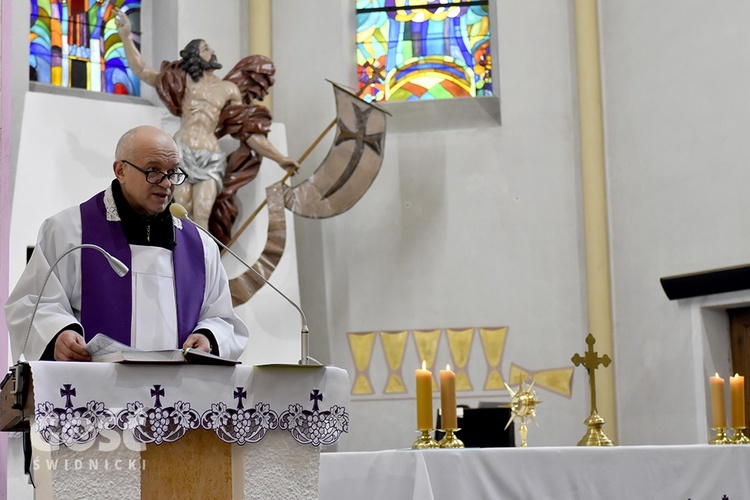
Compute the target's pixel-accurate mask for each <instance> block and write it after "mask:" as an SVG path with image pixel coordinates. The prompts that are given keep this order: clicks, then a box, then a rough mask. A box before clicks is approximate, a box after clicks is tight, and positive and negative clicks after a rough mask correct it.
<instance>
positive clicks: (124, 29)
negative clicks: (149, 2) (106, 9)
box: [114, 7, 131, 38]
mask: <svg viewBox="0 0 750 500" xmlns="http://www.w3.org/2000/svg"><path fill="white" fill-rule="evenodd" d="M114 11H115V26H117V32H118V33H119V34H120V38H127V37H129V36H130V30H131V28H130V19H128V16H127V14H125V13H124V12H123V11H121V10H120V9H118V8H117V7H115V8H114Z"/></svg>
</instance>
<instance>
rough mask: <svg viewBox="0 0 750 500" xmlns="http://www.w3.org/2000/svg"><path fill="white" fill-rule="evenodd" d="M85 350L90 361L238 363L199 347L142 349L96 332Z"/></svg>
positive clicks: (197, 363) (198, 363) (196, 363)
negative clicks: (89, 356)
mask: <svg viewBox="0 0 750 500" xmlns="http://www.w3.org/2000/svg"><path fill="white" fill-rule="evenodd" d="M86 350H87V351H88V352H89V354H90V355H91V361H95V362H101V363H188V364H195V365H238V364H240V361H238V360H236V359H227V358H222V357H221V356H216V355H215V354H211V353H208V352H205V351H201V350H199V349H191V348H187V349H163V350H158V351H143V350H139V349H135V348H133V347H130V346H127V345H125V344H122V343H120V342H118V341H116V340H115V339H113V338H111V337H108V336H106V335H104V334H103V333H97V334H96V335H94V338H92V339H91V340H90V341H89V342H88V344H86Z"/></svg>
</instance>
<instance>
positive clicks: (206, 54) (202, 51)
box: [198, 40, 216, 62]
mask: <svg viewBox="0 0 750 500" xmlns="http://www.w3.org/2000/svg"><path fill="white" fill-rule="evenodd" d="M198 54H199V55H200V56H201V59H203V60H204V61H207V62H208V61H210V60H211V59H212V58H213V59H214V60H215V58H216V53H215V52H214V50H213V49H212V48H211V47H209V46H208V44H207V43H206V42H205V40H201V42H200V44H199V45H198Z"/></svg>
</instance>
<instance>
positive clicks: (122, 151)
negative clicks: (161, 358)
mask: <svg viewBox="0 0 750 500" xmlns="http://www.w3.org/2000/svg"><path fill="white" fill-rule="evenodd" d="M179 164H180V152H179V149H178V147H177V145H176V144H175V142H174V140H173V139H172V138H171V137H170V136H169V135H168V134H166V133H165V132H163V131H161V130H159V129H157V128H154V127H150V126H140V127H136V128H134V129H132V130H129V131H128V132H126V133H125V134H124V135H123V136H122V137H121V138H120V140H119V142H118V143H117V148H116V150H115V160H114V163H113V170H114V174H115V179H114V180H113V181H112V183H111V185H110V186H109V187H107V189H106V190H104V191H102V192H101V193H99V194H97V195H96V196H94V197H93V198H91V199H90V200H88V201H86V202H84V203H82V204H81V205H80V206H76V207H71V208H69V209H67V210H64V211H63V212H60V213H59V214H57V215H54V216H53V217H51V218H49V219H47V220H46V221H44V223H43V224H42V227H41V229H40V231H39V237H38V241H37V245H36V247H35V249H34V252H33V253H32V256H31V259H30V261H29V263H28V265H27V266H26V269H25V270H24V272H23V274H22V276H21V278H20V280H19V282H18V284H17V285H16V287H15V289H14V290H13V292H12V293H11V294H10V297H9V298H8V302H7V304H6V310H5V312H6V321H7V325H8V330H9V332H10V337H11V351H12V355H13V357H14V359H19V357H20V355H21V354H22V353H21V350H23V355H24V357H25V358H26V359H43V360H53V359H54V360H60V361H66V360H70V361H87V360H90V359H91V358H90V356H89V353H88V352H87V351H86V348H85V345H86V342H87V341H88V340H90V339H91V338H92V337H93V336H94V335H96V334H97V333H104V334H106V335H108V336H110V337H112V338H114V339H115V340H117V341H119V342H122V343H124V344H127V345H130V346H132V347H135V348H137V349H146V350H152V349H175V348H186V347H190V348H194V349H200V350H203V351H206V352H211V353H213V354H217V355H220V356H223V357H229V358H234V359H236V358H238V357H239V356H240V354H242V352H243V350H244V348H245V345H246V343H247V337H248V331H247V328H246V327H245V325H244V324H243V323H242V321H241V320H240V319H239V318H238V317H237V316H236V315H235V314H234V310H233V308H232V299H231V295H230V292H229V283H228V280H227V276H226V272H225V271H224V268H223V266H222V263H221V261H220V259H219V252H218V249H217V247H216V244H215V243H214V242H213V241H212V240H211V239H209V238H208V237H207V236H206V235H204V234H203V233H202V232H201V231H198V230H197V229H196V228H195V227H194V226H193V225H192V223H191V222H189V221H184V222H183V221H180V220H178V219H176V218H174V217H173V216H172V215H171V214H170V212H169V205H170V204H171V203H172V197H173V195H174V190H175V187H176V186H178V185H180V184H181V183H183V182H184V181H185V179H186V174H185V173H184V172H182V171H181V170H180V169H179ZM81 244H94V245H97V246H99V247H101V248H103V249H104V250H106V251H107V252H109V253H110V254H111V255H113V256H114V257H116V258H118V259H119V260H121V261H122V262H123V263H124V264H125V265H126V266H127V267H128V268H129V272H128V273H127V274H126V275H125V276H124V277H119V276H118V275H117V274H116V273H115V272H114V271H112V269H110V267H109V264H108V262H107V260H106V259H105V258H104V257H103V256H102V255H100V254H99V252H98V251H96V250H95V249H90V248H84V249H81V250H76V251H73V252H71V253H69V254H68V255H67V256H65V257H63V258H62V259H61V260H60V262H59V263H58V265H57V266H56V268H55V269H54V271H53V272H52V274H51V275H50V278H49V281H48V282H47V284H46V286H45V288H44V292H43V294H42V298H41V301H40V304H39V307H38V310H37V312H36V316H35V318H34V321H33V324H32V325H31V330H30V332H29V334H28V338H27V331H28V328H29V319H30V317H31V314H32V311H33V309H34V304H35V302H36V300H37V296H38V294H39V292H40V289H41V287H42V282H43V281H44V278H45V276H46V275H47V273H48V271H49V269H50V266H51V265H52V264H53V263H54V262H55V261H56V260H57V259H58V257H59V256H61V255H62V254H63V253H64V252H66V251H67V250H69V249H71V248H73V247H75V246H77V245H81ZM24 346H25V347H24Z"/></svg>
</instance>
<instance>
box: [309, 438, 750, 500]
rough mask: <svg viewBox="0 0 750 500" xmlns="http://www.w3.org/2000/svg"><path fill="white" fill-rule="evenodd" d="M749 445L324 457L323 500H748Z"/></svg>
mask: <svg viewBox="0 0 750 500" xmlns="http://www.w3.org/2000/svg"><path fill="white" fill-rule="evenodd" d="M748 470H750V446H743V445H723V446H710V445H691V446H617V447H602V448H588V447H539V448H482V449H479V448H474V449H471V448H470V449H458V450H447V449H446V450H423V451H413V450H391V451H376V452H361V453H354V452H351V453H323V454H322V455H321V462H320V488H319V494H320V498H321V499H324V500H338V499H341V500H344V499H350V498H357V499H358V500H368V499H373V500H375V499H382V498H387V499H388V500H442V499H446V500H448V499H450V500H455V499H462V498H466V499H499V498H502V499H519V500H528V499H532V498H533V499H537V498H538V499H555V500H601V499H607V500H631V499H634V498H641V499H642V498H654V499H657V498H658V499H675V500H676V499H679V500H688V499H690V500H699V499H700V500H739V499H742V500H744V499H747V498H750V478H748Z"/></svg>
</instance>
